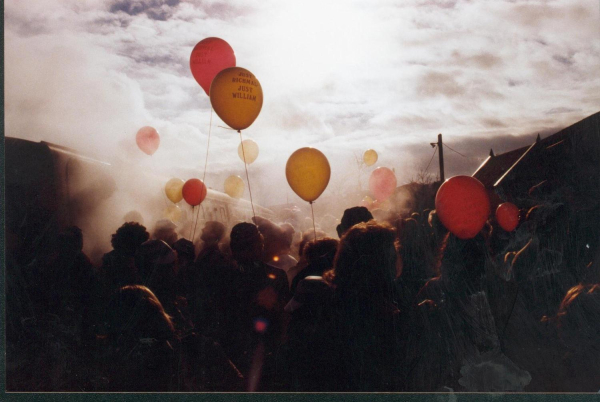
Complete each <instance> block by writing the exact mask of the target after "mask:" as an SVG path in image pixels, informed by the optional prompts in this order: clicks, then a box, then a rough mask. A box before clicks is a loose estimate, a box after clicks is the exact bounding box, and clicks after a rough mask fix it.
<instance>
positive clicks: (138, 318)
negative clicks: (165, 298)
mask: <svg viewBox="0 0 600 402" xmlns="http://www.w3.org/2000/svg"><path fill="white" fill-rule="evenodd" d="M107 313H108V330H109V332H110V334H111V335H112V336H113V337H119V336H125V337H130V338H154V339H169V338H171V337H173V334H174V332H175V329H174V326H173V322H172V321H171V317H169V316H168V315H167V313H165V310H164V308H163V306H162V304H161V302H160V301H159V300H158V298H157V297H156V296H155V295H154V293H152V291H151V290H150V289H148V288H147V287H145V286H141V285H130V286H125V287H122V288H121V289H119V291H118V292H117V294H116V295H115V296H114V298H113V299H112V300H111V302H110V304H109V306H108V309H107Z"/></svg>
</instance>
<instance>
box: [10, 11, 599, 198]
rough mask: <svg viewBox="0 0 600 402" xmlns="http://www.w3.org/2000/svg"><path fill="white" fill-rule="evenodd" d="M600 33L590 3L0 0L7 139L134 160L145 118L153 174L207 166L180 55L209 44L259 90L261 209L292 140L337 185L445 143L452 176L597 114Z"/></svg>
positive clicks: (227, 155) (228, 157)
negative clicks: (152, 142) (318, 155)
mask: <svg viewBox="0 0 600 402" xmlns="http://www.w3.org/2000/svg"><path fill="white" fill-rule="evenodd" d="M597 35H598V30H597V6H596V5H594V4H591V3H589V2H585V1H582V0H581V1H571V0H556V1H553V2H539V3H538V2H527V3H522V2H506V1H498V2H472V1H443V2H437V1H429V0H412V1H405V2H401V3H398V2H390V1H387V0H382V1H379V2H370V3H369V4H368V5H367V4H365V3H361V2H358V1H337V0H333V1H331V2H326V3H320V2H317V1H316V0H306V1H305V2H302V3H294V2H291V3H290V2H278V1H274V0H268V1H265V2H260V3H253V4H252V5H248V2H246V1H242V0H235V1H228V2H224V1H206V0H202V1H200V0H198V1H185V2H180V1H175V0H169V1H159V0H147V1H141V0H140V1H133V0H132V1H121V0H119V1H112V2H109V3H107V2H104V1H99V0H97V1H96V0H88V1H85V2H81V1H75V0H54V1H45V2H27V3H23V2H17V1H16V0H8V1H6V2H5V74H6V76H5V114H6V119H5V120H6V135H9V136H10V135H13V136H21V137H23V138H30V139H34V140H42V139H43V140H47V141H53V142H57V143H59V144H62V145H68V146H72V147H75V148H77V149H79V150H81V151H82V152H86V151H93V152H96V153H98V154H101V155H102V156H104V157H106V158H112V157H116V156H118V157H120V158H123V159H127V158H129V159H131V160H133V161H134V162H135V163H144V162H145V161H146V159H144V158H143V155H139V153H136V151H137V150H136V148H135V143H134V142H133V141H132V136H133V134H134V133H135V131H136V130H137V129H138V128H139V127H141V126H142V125H153V126H155V127H156V128H157V129H158V130H159V132H160V134H161V138H162V141H161V148H160V149H159V151H157V153H156V154H155V155H154V156H153V158H152V161H153V163H155V166H156V168H157V170H160V171H164V172H166V173H165V174H169V175H170V174H175V173H174V172H182V173H181V174H185V175H192V174H198V173H199V172H200V173H201V172H202V169H203V166H204V157H205V155H206V147H207V142H208V141H207V140H208V132H209V122H210V116H211V112H210V110H211V107H210V101H209V98H208V97H207V96H206V95H205V94H204V92H203V91H202V90H201V89H200V88H199V86H198V85H197V84H196V82H195V81H194V80H193V78H192V77H191V74H190V72H189V55H190V52H191V49H192V48H193V46H194V45H195V44H196V43H197V42H198V41H200V40H202V39H204V38H206V37H209V36H217V37H220V38H223V39H225V40H227V41H228V42H229V43H230V44H231V45H232V47H233V48H234V50H235V52H236V58H237V60H238V65H239V66H242V67H244V68H248V69H249V70H250V71H252V72H253V73H254V74H255V75H256V77H257V78H258V79H259V81H260V82H261V85H262V87H263V91H264V94H265V102H264V104H263V109H262V111H261V114H260V115H259V117H258V119H257V120H256V121H255V123H254V124H253V125H252V126H251V127H250V128H249V129H248V130H245V132H244V136H245V137H246V136H247V137H250V138H253V139H255V140H256V141H257V142H258V143H259V147H260V149H261V154H260V156H259V159H258V160H257V162H255V164H253V166H252V170H254V171H256V172H257V178H256V179H255V186H256V192H255V193H254V192H253V194H255V196H256V197H257V198H258V199H260V200H261V202H264V203H270V202H273V203H274V202H275V201H273V200H275V199H277V197H279V199H278V200H279V201H280V200H281V198H282V197H283V196H282V195H278V192H277V191H276V190H274V188H275V189H280V190H281V189H283V188H285V186H286V183H285V177H284V174H283V166H285V162H286V160H287V157H288V156H289V155H290V154H291V153H292V152H293V151H294V150H295V149H297V148H299V147H301V146H315V147H318V148H319V149H321V150H322V151H323V152H325V154H326V155H327V156H328V157H330V158H331V160H332V166H334V167H335V169H334V171H333V176H332V180H337V181H343V180H345V177H346V176H348V174H350V173H349V172H354V171H355V167H354V165H353V164H354V162H353V160H354V155H355V154H362V152H363V151H364V150H365V149H367V148H375V149H377V150H378V152H379V153H380V162H381V163H382V164H385V165H389V166H392V167H396V168H397V172H398V175H399V178H400V177H401V178H402V179H405V178H410V177H411V176H412V175H413V174H414V172H416V171H419V170H420V169H423V168H424V167H425V166H426V165H427V163H428V161H429V160H430V159H431V154H432V152H433V149H431V147H430V146H429V143H430V142H434V141H435V140H436V136H437V134H438V133H443V135H444V138H445V141H448V144H449V145H451V146H453V147H455V149H457V150H458V151H460V152H461V153H464V154H465V155H468V158H462V157H460V156H458V155H456V154H454V153H452V152H451V151H449V152H448V153H447V154H446V156H447V158H449V159H448V167H447V169H449V171H450V172H456V173H461V174H465V173H472V171H473V170H474V168H476V167H477V166H478V163H479V160H480V159H481V158H485V156H487V153H488V152H489V148H491V147H493V148H494V150H495V151H496V152H498V153H499V152H503V151H502V150H503V149H504V150H505V151H506V150H510V149H511V148H510V147H513V146H514V147H518V146H522V144H523V143H525V142H528V141H530V140H531V138H530V137H531V136H532V135H533V136H534V137H535V134H537V133H538V132H542V133H544V132H547V131H548V130H554V129H557V128H562V127H566V126H568V125H570V124H572V123H574V122H576V121H578V120H579V119H581V118H584V117H586V116H588V115H590V114H592V113H594V112H597V111H598V105H599V104H600V76H599V75H598V74H597V69H598V65H599V64H600V44H599V42H598V41H597V40H596V39H597ZM212 118H213V126H212V128H211V129H210V130H211V143H210V155H209V168H210V172H209V176H208V177H209V180H215V183H217V184H218V185H220V182H219V181H220V180H221V179H223V177H226V175H228V174H229V173H230V172H233V171H234V172H237V173H236V174H240V168H242V169H243V165H240V163H239V162H240V161H239V159H238V158H237V152H236V150H237V144H238V142H239V138H236V135H232V133H231V132H230V130H224V129H221V128H218V127H217V125H223V123H222V122H220V119H218V118H217V117H216V116H215V115H214V114H213V117H212ZM454 158H456V159H454ZM434 163H435V161H434V162H432V166H433V164H434ZM430 169H432V168H431V167H430ZM461 169H462V170H461ZM258 173H259V174H258ZM353 174H354V173H353ZM363 179H364V178H363ZM280 193H281V194H283V190H281V191H280Z"/></svg>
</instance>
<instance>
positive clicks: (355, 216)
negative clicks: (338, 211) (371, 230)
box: [336, 207, 373, 238]
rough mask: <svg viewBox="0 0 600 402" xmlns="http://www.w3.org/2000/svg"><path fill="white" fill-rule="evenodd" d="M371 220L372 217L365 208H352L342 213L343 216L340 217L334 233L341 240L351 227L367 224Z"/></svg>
mask: <svg viewBox="0 0 600 402" xmlns="http://www.w3.org/2000/svg"><path fill="white" fill-rule="evenodd" d="M371 219H373V215H372V214H371V212H370V211H369V210H368V209H367V208H365V207H352V208H348V209H346V210H345V211H344V215H342V220H341V222H340V224H339V225H337V227H336V231H337V233H338V236H339V237H340V238H342V236H343V235H344V233H346V231H348V229H350V228H351V227H352V226H354V225H356V224H357V223H361V222H368V221H370V220H371Z"/></svg>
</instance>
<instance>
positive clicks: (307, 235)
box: [286, 229, 326, 286]
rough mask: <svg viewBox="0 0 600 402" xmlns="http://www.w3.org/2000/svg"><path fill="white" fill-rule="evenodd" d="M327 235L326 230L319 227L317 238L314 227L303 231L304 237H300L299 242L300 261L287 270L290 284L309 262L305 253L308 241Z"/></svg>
mask: <svg viewBox="0 0 600 402" xmlns="http://www.w3.org/2000/svg"><path fill="white" fill-rule="evenodd" d="M325 237H326V234H325V232H323V231H322V230H318V229H317V231H316V238H315V231H314V229H310V230H306V231H304V232H303V233H302V237H301V238H300V242H299V243H298V263H297V264H296V266H295V267H292V268H290V269H288V271H287V272H286V274H287V279H288V283H289V284H290V286H291V284H292V281H293V280H294V278H295V277H296V275H298V272H300V271H302V270H303V269H304V268H305V267H306V265H307V264H308V262H307V261H306V256H305V254H304V248H305V247H306V245H307V244H308V242H310V241H314V240H317V239H323V238H325Z"/></svg>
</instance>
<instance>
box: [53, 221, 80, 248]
mask: <svg viewBox="0 0 600 402" xmlns="http://www.w3.org/2000/svg"><path fill="white" fill-rule="evenodd" d="M57 246H58V250H59V252H61V253H64V252H68V253H76V252H79V251H81V250H82V249H83V233H82V232H81V229H80V228H78V227H77V226H69V227H68V228H66V229H65V230H63V231H62V232H61V233H60V234H59V235H58V245H57Z"/></svg>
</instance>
